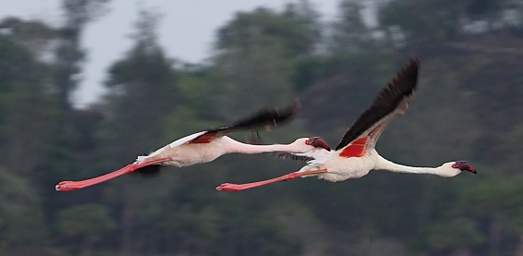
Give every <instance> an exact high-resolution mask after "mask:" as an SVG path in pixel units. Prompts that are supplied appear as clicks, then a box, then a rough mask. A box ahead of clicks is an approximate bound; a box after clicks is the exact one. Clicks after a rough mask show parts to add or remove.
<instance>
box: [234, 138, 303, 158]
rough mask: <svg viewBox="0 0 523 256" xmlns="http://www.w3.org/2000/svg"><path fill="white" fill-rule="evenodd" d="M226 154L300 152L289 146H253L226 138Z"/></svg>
mask: <svg viewBox="0 0 523 256" xmlns="http://www.w3.org/2000/svg"><path fill="white" fill-rule="evenodd" d="M227 139H228V140H227V144H228V147H227V152H228V153H242V154H259V153H268V152H300V150H299V149H298V148H296V146H294V145H292V143H291V144H270V145H253V144H246V143H242V142H239V141H237V140H234V139H231V138H228V137H227Z"/></svg>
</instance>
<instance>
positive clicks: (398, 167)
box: [375, 155, 454, 177]
mask: <svg viewBox="0 0 523 256" xmlns="http://www.w3.org/2000/svg"><path fill="white" fill-rule="evenodd" d="M375 169H377V170H385V171H391V172H399V173H414V174H433V175H438V176H443V177H452V176H454V175H453V173H449V172H447V170H446V169H445V168H443V167H442V166H439V167H416V166H408V165H402V164H397V163H394V162H391V161H389V160H387V159H385V158H383V157H382V156H380V155H377V158H376V166H375Z"/></svg>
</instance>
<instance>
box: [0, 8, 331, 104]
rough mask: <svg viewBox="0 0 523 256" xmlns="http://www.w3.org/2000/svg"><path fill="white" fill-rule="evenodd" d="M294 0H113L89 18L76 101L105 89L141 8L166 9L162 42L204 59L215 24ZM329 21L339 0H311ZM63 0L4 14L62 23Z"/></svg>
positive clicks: (174, 52) (0, 14)
mask: <svg viewBox="0 0 523 256" xmlns="http://www.w3.org/2000/svg"><path fill="white" fill-rule="evenodd" d="M288 2H292V1H290V0H221V1H216V0H192V1H181V0H147V1H145V0H142V1H140V0H111V2H110V4H109V12H108V14H106V15H104V16H102V17H101V18H99V19H98V20H96V21H95V22H93V23H90V24H89V26H88V28H87V30H86V32H85V34H84V37H83V40H82V43H83V47H84V48H85V49H86V50H87V54H88V55H87V61H86V63H85V64H84V70H83V75H82V77H83V79H82V83H81V85H80V88H79V90H78V92H77V93H76V95H75V98H74V101H75V102H76V103H77V104H78V105H84V104H87V103H90V102H93V101H94V100H96V99H97V97H99V96H100V95H101V93H103V89H102V86H101V84H102V83H103V81H104V79H105V73H106V72H105V71H106V69H107V68H108V66H109V65H110V64H111V63H113V62H114V61H115V60H117V59H118V58H120V57H121V56H122V54H123V53H125V51H127V50H128V49H129V48H130V47H131V45H132V42H131V40H130V39H129V35H130V34H131V33H132V31H133V24H134V22H135V21H136V19H137V14H138V11H139V10H140V9H141V8H145V9H149V8H152V10H154V11H156V12H159V13H161V14H162V15H163V16H162V19H161V20H160V22H161V23H160V27H159V37H160V44H161V45H162V47H163V48H164V49H165V50H166V52H167V54H168V55H169V56H170V57H172V58H175V59H179V60H182V61H185V62H193V63H197V62H201V61H203V60H205V59H206V58H207V57H209V56H210V53H211V45H212V42H213V40H214V33H215V31H216V29H218V28H219V27H221V26H223V25H224V24H225V23H226V22H227V21H229V20H231V19H232V18H233V16H234V13H236V12H238V11H249V10H253V9H255V8H256V7H260V6H265V7H271V8H278V9H281V8H282V7H283V6H284V5H285V4H286V3H288ZM310 2H311V3H312V4H313V5H314V6H315V7H316V9H317V10H318V11H319V12H320V14H321V15H322V18H323V19H324V20H331V19H332V18H333V17H334V16H335V14H336V11H335V10H336V6H337V3H338V0H311V1H310ZM60 3H61V0H15V1H13V0H0V6H2V8H0V18H4V17H6V16H18V17H23V18H33V19H40V20H44V21H47V22H49V23H51V24H60V21H61V11H60Z"/></svg>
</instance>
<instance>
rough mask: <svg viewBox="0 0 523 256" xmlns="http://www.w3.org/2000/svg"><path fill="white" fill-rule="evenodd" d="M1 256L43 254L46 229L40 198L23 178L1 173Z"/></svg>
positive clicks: (46, 241)
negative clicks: (4, 255) (3, 255)
mask: <svg viewBox="0 0 523 256" xmlns="http://www.w3.org/2000/svg"><path fill="white" fill-rule="evenodd" d="M0 200H1V201H0V202H1V203H0V253H2V254H6V255H9V254H10V255H15V254H17V253H19V255H27V254H35V253H40V252H41V253H44V251H46V250H43V249H42V248H45V246H47V245H48V242H49V241H48V239H47V229H46V226H45V224H44V220H45V219H44V216H43V211H42V205H41V201H40V197H39V195H38V194H37V193H36V191H35V190H34V189H33V188H32V187H31V184H30V183H29V182H27V180H26V177H25V176H22V175H18V174H13V172H12V171H7V170H6V169H3V168H2V169H1V170H0Z"/></svg>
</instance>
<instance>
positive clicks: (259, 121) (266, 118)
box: [190, 101, 300, 143]
mask: <svg viewBox="0 0 523 256" xmlns="http://www.w3.org/2000/svg"><path fill="white" fill-rule="evenodd" d="M299 106H300V105H299V103H298V101H295V102H294V103H293V104H292V105H290V106H288V107H286V108H283V109H263V110H260V111H258V112H257V113H256V114H254V115H252V116H250V117H247V118H244V119H241V120H239V121H237V122H235V123H233V124H232V125H230V126H224V127H220V128H216V129H212V130H208V131H205V132H202V134H199V135H198V136H196V137H195V138H193V139H192V140H190V143H208V142H210V141H211V140H213V139H215V138H217V137H220V136H223V135H225V134H227V133H230V132H233V131H241V130H260V129H270V128H274V127H276V126H278V125H281V124H283V123H286V122H288V121H289V120H291V119H292V118H293V117H294V116H295V115H296V113H297V112H298V109H299Z"/></svg>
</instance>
